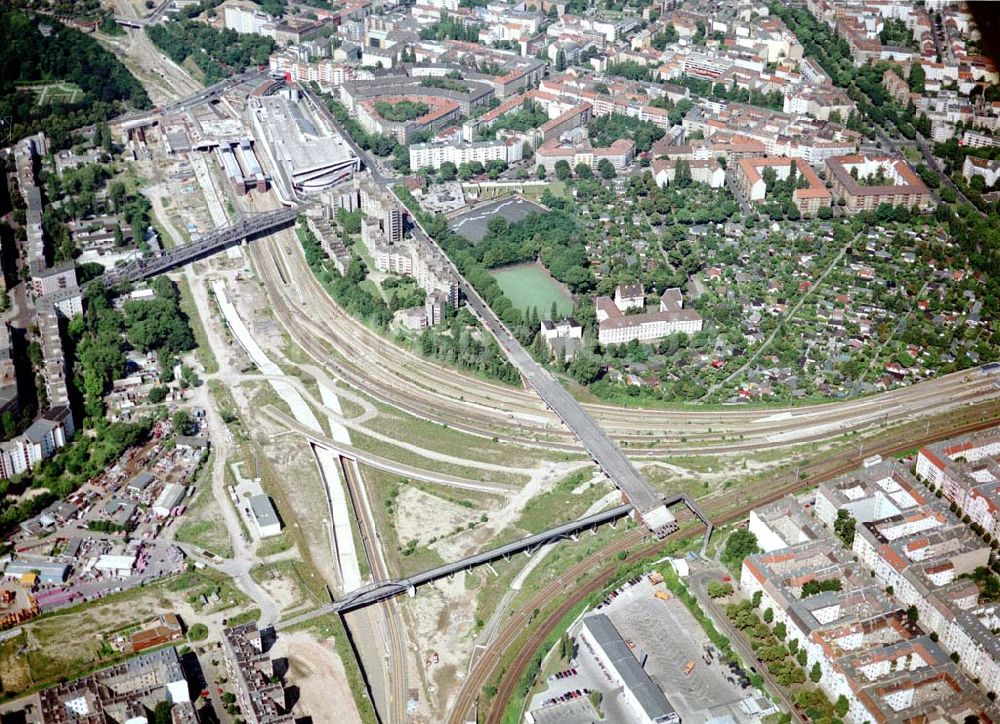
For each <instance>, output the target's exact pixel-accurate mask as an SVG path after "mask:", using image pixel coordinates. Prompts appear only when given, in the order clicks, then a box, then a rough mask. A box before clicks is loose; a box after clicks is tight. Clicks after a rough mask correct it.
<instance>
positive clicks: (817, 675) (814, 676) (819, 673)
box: [803, 649, 823, 684]
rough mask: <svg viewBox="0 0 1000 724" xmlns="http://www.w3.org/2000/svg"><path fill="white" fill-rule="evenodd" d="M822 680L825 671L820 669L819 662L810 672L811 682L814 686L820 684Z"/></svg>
mask: <svg viewBox="0 0 1000 724" xmlns="http://www.w3.org/2000/svg"><path fill="white" fill-rule="evenodd" d="M803 650H804V649H803ZM822 678H823V670H822V669H821V668H820V667H819V662H818V661H817V662H816V663H815V664H813V665H812V669H810V670H809V680H810V681H811V682H812V683H814V684H818V683H819V680H820V679H822Z"/></svg>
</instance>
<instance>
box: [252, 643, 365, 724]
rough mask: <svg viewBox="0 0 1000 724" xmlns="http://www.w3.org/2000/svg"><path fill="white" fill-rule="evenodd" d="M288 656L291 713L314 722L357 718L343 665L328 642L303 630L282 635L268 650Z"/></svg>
mask: <svg viewBox="0 0 1000 724" xmlns="http://www.w3.org/2000/svg"><path fill="white" fill-rule="evenodd" d="M271 653H272V656H274V657H282V656H283V657H285V658H287V659H288V673H287V674H286V676H285V685H286V686H288V687H298V700H297V701H296V702H295V705H294V707H293V708H292V715H293V716H294V717H295V718H296V719H298V718H300V717H310V718H311V719H312V721H313V722H314V724H327V723H328V722H329V723H330V724H334V723H336V724H353V722H359V721H361V717H360V716H359V715H358V709H357V707H356V706H355V704H354V699H353V698H352V697H351V690H350V688H348V685H347V676H346V675H345V674H344V665H343V663H342V662H341V661H340V658H339V657H338V656H337V654H336V653H334V650H333V646H332V645H331V644H330V643H329V642H324V641H318V640H317V639H315V638H314V637H313V636H312V635H311V634H309V633H308V632H305V631H296V632H294V633H289V634H282V635H281V636H280V637H278V640H277V642H276V643H275V645H274V648H273V649H272V650H271Z"/></svg>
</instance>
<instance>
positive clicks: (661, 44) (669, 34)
mask: <svg viewBox="0 0 1000 724" xmlns="http://www.w3.org/2000/svg"><path fill="white" fill-rule="evenodd" d="M679 39H680V36H678V35H677V31H676V30H674V26H673V25H667V26H666V28H665V29H664V30H662V31H661V32H659V33H656V34H655V35H654V36H653V37H652V38H650V39H649V44H650V45H652V46H653V49H654V50H659V51H660V52H663V51H664V50H666V49H667V46H668V45H670V44H672V43H676V42H677V41H678V40H679Z"/></svg>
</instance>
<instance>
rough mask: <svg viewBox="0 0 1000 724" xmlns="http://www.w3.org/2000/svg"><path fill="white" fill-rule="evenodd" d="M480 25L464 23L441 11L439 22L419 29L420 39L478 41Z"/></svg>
mask: <svg viewBox="0 0 1000 724" xmlns="http://www.w3.org/2000/svg"><path fill="white" fill-rule="evenodd" d="M482 29H483V26H482V25H479V24H477V23H471V24H468V25H467V24H466V23H463V22H462V21H461V20H458V21H456V20H452V19H451V18H450V17H449V16H448V13H441V20H440V22H437V23H434V24H433V25H429V26H427V27H426V28H424V29H423V30H421V31H420V38H421V39H422V40H464V41H466V42H469V43H477V42H479V31H480V30H482Z"/></svg>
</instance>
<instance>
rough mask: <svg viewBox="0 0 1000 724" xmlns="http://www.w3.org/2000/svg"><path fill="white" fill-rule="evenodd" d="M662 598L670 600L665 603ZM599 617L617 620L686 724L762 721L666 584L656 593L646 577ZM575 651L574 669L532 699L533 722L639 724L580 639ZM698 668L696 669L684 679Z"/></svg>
mask: <svg viewBox="0 0 1000 724" xmlns="http://www.w3.org/2000/svg"><path fill="white" fill-rule="evenodd" d="M633 580H635V579H633ZM657 592H659V594H660V596H669V597H668V598H667V599H666V600H664V599H663V598H658V597H657V596H656V594H657ZM597 610H599V611H600V612H601V613H604V614H606V615H607V616H608V618H610V619H611V622H612V624H614V626H615V628H616V629H617V630H618V632H619V634H621V636H622V638H623V639H625V642H626V644H627V645H628V646H629V647H630V648H631V649H632V651H633V653H634V654H635V656H636V658H637V659H638V660H639V661H640V662H641V661H643V660H644V659H645V665H644V668H645V670H646V672H647V673H648V674H649V676H650V678H652V679H653V681H654V682H656V684H657V685H658V686H659V687H660V688H661V689H662V690H663V693H664V694H665V695H666V697H667V699H668V700H669V701H670V704H671V705H672V706H673V707H674V709H675V710H676V711H677V713H678V715H679V716H680V718H681V721H683V722H705V721H709V720H711V719H714V718H716V717H725V716H727V715H728V716H730V717H732V719H731V721H733V722H737V723H743V722H752V721H755V720H754V719H753V718H752V717H750V716H749V715H748V714H747V713H746V712H745V711H744V710H743V708H741V706H740V702H741V701H743V700H744V699H746V698H747V697H749V696H753V695H754V691H753V689H752V688H750V687H749V686H747V687H745V688H744V686H742V685H741V681H740V675H739V674H738V673H734V672H733V670H732V669H731V668H730V666H729V664H728V663H727V662H725V661H724V660H720V657H719V655H718V652H717V651H715V649H714V647H712V646H711V644H710V643H709V641H708V637H707V636H706V635H705V633H704V631H703V630H702V628H701V626H700V625H699V624H698V622H697V621H696V620H695V619H694V617H693V616H692V615H691V614H690V612H689V611H688V610H687V608H686V607H685V606H684V604H683V603H682V602H681V601H680V600H678V599H677V598H675V597H673V596H670V595H669V594H668V593H667V591H666V589H665V588H664V587H663V584H658V585H653V584H652V583H651V582H650V581H649V578H648V577H646V576H643V577H642V578H641V579H639V580H637V581H635V582H634V583H629V584H627V585H625V586H623V587H622V588H620V589H618V590H617V591H615V592H613V593H612V594H611V595H610V596H609V597H608V598H607V599H606V600H605V601H604V602H603V603H602V604H601V605H600V606H598V609H597ZM578 631H579V624H577V625H576V626H574V627H573V629H572V630H571V632H570V633H571V634H572V635H574V636H575V635H576V633H577V632H578ZM575 643H576V649H575V658H574V660H573V662H572V663H571V665H570V668H569V669H567V670H564V671H560V672H557V673H556V674H554V675H550V676H549V677H548V679H547V681H546V684H547V687H546V689H545V690H544V691H542V692H541V693H539V694H536V695H535V696H534V697H532V699H531V703H530V710H531V716H532V718H533V719H534V721H535V722H539V723H542V722H559V723H560V724H588V723H589V722H597V721H605V722H623V723H624V722H632V721H637V717H636V715H635V714H634V713H633V711H632V710H631V709H630V708H629V707H628V706H627V705H626V704H625V700H624V698H623V697H622V695H621V694H620V692H619V691H618V689H617V688H616V687H615V686H613V684H612V682H611V681H610V680H609V679H608V677H607V675H606V674H605V673H604V671H603V670H602V669H601V667H600V665H599V664H598V663H597V660H596V659H595V658H594V656H593V655H592V654H591V653H590V652H589V651H588V649H587V647H586V646H581V644H580V639H578V638H576V639H575ZM691 662H694V665H693V667H691V668H690V671H689V672H688V673H685V669H687V668H688V667H690V665H691ZM578 691H579V692H580V694H579V695H577V693H576V692H578ZM590 691H599V692H601V694H602V701H601V704H600V708H601V713H602V714H603V715H604V717H603V719H601V718H600V717H599V716H598V713H597V711H596V710H595V709H594V707H593V705H592V704H591V703H590V701H589V700H588V697H587V694H588V692H590Z"/></svg>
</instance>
